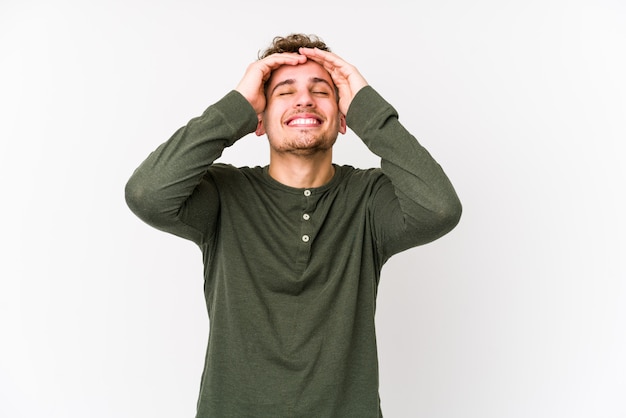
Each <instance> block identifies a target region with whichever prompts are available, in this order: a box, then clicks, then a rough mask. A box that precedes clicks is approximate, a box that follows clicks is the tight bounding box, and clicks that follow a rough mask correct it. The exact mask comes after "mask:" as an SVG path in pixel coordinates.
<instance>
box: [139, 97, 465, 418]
mask: <svg viewBox="0 0 626 418" xmlns="http://www.w3.org/2000/svg"><path fill="white" fill-rule="evenodd" d="M346 121H347V123H348V126H349V127H350V128H351V129H352V130H353V131H354V132H355V133H356V134H357V135H358V136H359V137H360V138H361V139H362V140H363V142H364V143H365V144H366V145H367V146H368V147H369V149H370V150H371V151H372V152H374V153H375V154H377V155H378V156H380V157H381V167H380V168H372V169H356V168H353V167H350V166H336V167H335V168H336V171H335V175H334V177H333V178H332V180H331V181H330V182H328V183H327V184H325V185H324V186H322V187H319V188H311V189H297V188H292V187H288V186H286V185H283V184H281V183H279V182H277V181H275V180H274V179H272V178H271V177H270V176H269V174H268V169H267V167H242V168H235V167H233V166H231V165H226V164H217V163H214V161H215V160H216V159H217V158H219V157H220V155H221V154H222V151H223V150H224V148H225V147H228V146H230V145H232V144H233V143H234V142H235V141H236V140H238V139H240V138H241V137H243V136H245V135H247V134H248V133H251V132H253V131H254V129H255V127H256V123H257V117H256V114H255V112H254V110H253V109H252V107H251V106H250V104H249V103H248V102H247V101H246V100H245V99H244V98H243V96H241V95H240V94H239V93H238V92H236V91H232V92H230V93H228V94H227V95H226V96H225V97H224V98H223V99H221V100H220V101H218V102H217V103H215V104H214V105H212V106H210V107H209V108H208V109H207V110H206V111H205V112H204V113H203V114H202V115H201V116H200V117H197V118H194V119H192V120H191V121H189V123H188V124H187V125H186V126H185V127H183V128H181V129H179V130H178V131H177V132H176V133H175V134H174V135H173V136H172V138H171V139H170V140H169V141H167V142H165V143H164V144H162V145H161V146H160V147H158V148H157V149H156V150H155V151H154V152H153V153H151V154H150V155H149V156H148V158H147V159H146V160H145V161H144V162H143V163H142V164H141V165H140V166H139V168H138V169H137V170H136V171H135V172H134V173H133V175H132V177H131V179H130V180H129V182H128V184H127V186H126V199H127V202H128V205H129V207H130V208H131V209H132V211H133V212H134V213H135V214H136V215H137V216H139V217H140V218H141V219H143V220H144V221H145V222H147V223H148V224H150V225H152V226H154V227H156V228H158V229H161V230H163V231H167V232H170V233H172V234H176V235H178V236H181V237H183V238H186V239H189V240H192V241H193V242H195V243H196V244H197V245H198V246H199V247H200V249H201V251H202V255H203V261H204V280H205V286H204V289H205V298H206V306H207V309H208V313H209V323H210V331H209V341H208V347H207V352H206V360H205V367H204V372H203V375H202V382H201V387H200V394H199V398H198V406H197V417H198V418H204V417H211V418H213V417H216V418H226V417H233V418H235V417H236V418H243V417H271V418H295V417H299V418H304V417H311V418H324V417H341V418H344V417H355V418H368V417H380V416H382V413H381V410H380V401H379V395H378V355H377V349H376V334H375V326H374V324H375V321H374V314H375V310H376V295H377V287H378V283H379V278H380V272H381V268H382V266H383V264H384V263H385V261H387V260H388V259H389V257H391V256H392V255H393V254H396V253H398V252H400V251H403V250H406V249H408V248H411V247H414V246H417V245H421V244H424V243H427V242H430V241H432V240H435V239H437V238H439V237H441V236H442V235H444V234H446V233H447V232H449V231H450V230H451V229H452V228H454V226H455V225H456V224H457V222H458V220H459V217H460V214H461V205H460V202H459V200H458V198H457V195H456V193H455V191H454V189H453V187H452V185H451V183H450V181H449V180H448V178H447V176H446V175H445V174H444V172H443V171H442V169H441V167H440V166H439V165H438V164H437V163H436V162H435V161H434V160H433V158H432V157H431V156H430V155H429V153H428V152H427V151H426V150H425V149H424V148H423V147H422V146H421V145H420V144H419V143H418V141H417V140H416V139H415V138H414V137H413V136H412V135H411V134H410V133H408V132H407V131H406V130H405V128H404V127H403V126H402V125H401V124H400V123H399V121H398V115H397V113H396V111H395V110H394V109H393V108H392V107H391V106H390V105H389V104H388V103H387V102H386V101H385V100H384V99H383V98H382V97H381V96H379V95H378V94H377V93H376V92H375V90H374V89H372V88H371V87H365V88H364V89H362V90H361V91H359V93H358V94H357V95H356V96H355V98H354V100H353V101H352V104H351V106H350V109H349V111H348V114H347V115H346Z"/></svg>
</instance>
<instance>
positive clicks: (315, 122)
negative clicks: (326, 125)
mask: <svg viewBox="0 0 626 418" xmlns="http://www.w3.org/2000/svg"><path fill="white" fill-rule="evenodd" d="M321 124H322V122H321V121H320V120H319V119H317V118H293V119H291V120H289V121H287V126H298V127H301V126H319V125H321Z"/></svg>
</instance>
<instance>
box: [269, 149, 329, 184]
mask: <svg viewBox="0 0 626 418" xmlns="http://www.w3.org/2000/svg"><path fill="white" fill-rule="evenodd" d="M269 174H270V176H271V177H272V178H273V179H274V180H276V181H278V182H279V183H282V184H284V185H286V186H290V187H294V188H314V187H321V186H323V185H325V184H326V183H328V182H329V181H330V180H331V179H332V178H333V176H334V175H335V167H334V166H333V164H332V151H331V150H328V151H327V152H324V153H316V154H315V155H311V156H301V155H294V154H291V153H270V165H269Z"/></svg>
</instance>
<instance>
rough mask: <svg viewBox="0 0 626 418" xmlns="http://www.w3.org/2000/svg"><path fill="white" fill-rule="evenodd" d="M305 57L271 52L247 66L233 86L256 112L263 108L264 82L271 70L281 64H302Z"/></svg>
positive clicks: (258, 112) (260, 111)
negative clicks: (235, 85)
mask: <svg viewBox="0 0 626 418" xmlns="http://www.w3.org/2000/svg"><path fill="white" fill-rule="evenodd" d="M306 60H307V57H305V56H304V55H300V54H297V53H287V52H285V53H282V54H272V55H270V56H268V57H266V58H263V59H261V60H258V61H255V62H253V63H252V64H250V65H249V66H248V68H247V69H246V72H245V74H244V76H243V78H242V79H241V81H240V82H239V84H238V85H237V87H236V88H235V90H237V91H238V92H239V93H241V94H242V96H243V97H245V98H246V100H248V102H250V104H251V105H252V107H253V108H254V111H255V112H256V113H257V115H258V114H261V113H263V111H264V110H265V104H266V102H265V90H264V85H265V82H266V81H267V80H268V79H269V78H270V76H271V74H272V71H274V70H275V69H277V68H278V67H280V66H281V65H298V64H304V63H305V62H306Z"/></svg>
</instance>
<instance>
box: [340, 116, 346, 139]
mask: <svg viewBox="0 0 626 418" xmlns="http://www.w3.org/2000/svg"><path fill="white" fill-rule="evenodd" d="M347 130H348V129H347V124H346V116H345V115H344V114H343V113H340V114H339V133H340V134H342V135H343V134H345V133H346V132H347Z"/></svg>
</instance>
